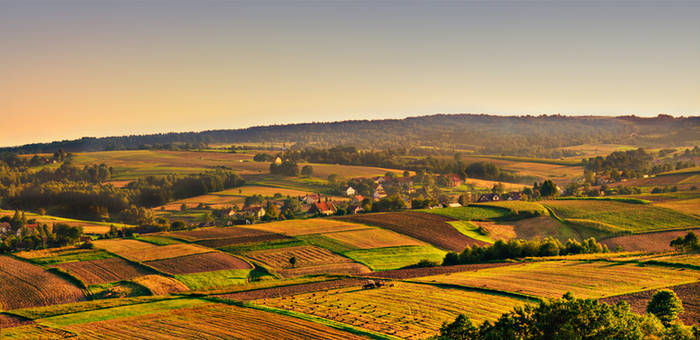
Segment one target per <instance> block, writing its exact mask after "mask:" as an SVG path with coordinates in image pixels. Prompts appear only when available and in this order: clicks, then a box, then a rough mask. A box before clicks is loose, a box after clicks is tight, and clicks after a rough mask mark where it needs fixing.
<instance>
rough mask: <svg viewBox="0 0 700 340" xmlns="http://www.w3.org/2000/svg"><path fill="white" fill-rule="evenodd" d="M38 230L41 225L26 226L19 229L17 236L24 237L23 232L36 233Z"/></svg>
mask: <svg viewBox="0 0 700 340" xmlns="http://www.w3.org/2000/svg"><path fill="white" fill-rule="evenodd" d="M37 228H39V224H37V223H34V224H25V225H24V227H23V228H19V229H17V233H16V234H15V236H17V237H21V236H22V230H29V231H32V232H33V231H35V230H36V229H37Z"/></svg>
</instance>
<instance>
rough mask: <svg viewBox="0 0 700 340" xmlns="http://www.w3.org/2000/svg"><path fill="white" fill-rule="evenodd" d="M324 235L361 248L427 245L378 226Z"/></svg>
mask: <svg viewBox="0 0 700 340" xmlns="http://www.w3.org/2000/svg"><path fill="white" fill-rule="evenodd" d="M323 236H325V237H328V238H331V239H333V240H336V241H338V242H341V243H344V244H347V245H349V246H351V247H354V248H359V249H372V248H384V247H400V246H425V245H427V244H426V243H425V242H421V241H418V240H416V239H413V238H410V237H408V236H405V235H401V234H398V233H395V232H393V231H389V230H385V229H377V228H372V229H362V230H351V231H342V232H337V233H328V234H324V235H323Z"/></svg>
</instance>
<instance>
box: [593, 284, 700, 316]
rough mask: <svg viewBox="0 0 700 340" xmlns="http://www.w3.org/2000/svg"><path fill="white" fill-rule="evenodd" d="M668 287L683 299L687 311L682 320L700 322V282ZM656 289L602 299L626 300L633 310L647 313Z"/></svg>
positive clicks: (607, 300) (607, 301)
mask: <svg viewBox="0 0 700 340" xmlns="http://www.w3.org/2000/svg"><path fill="white" fill-rule="evenodd" d="M667 288H668V289H671V290H673V291H674V292H675V293H676V295H678V297H679V298H680V299H681V301H683V309H685V311H684V312H683V313H682V314H680V318H681V320H683V322H684V323H685V324H686V325H697V324H700V283H698V282H696V283H690V284H685V285H678V286H672V287H667ZM656 291H657V290H656V289H652V290H647V291H643V292H637V293H632V294H625V295H618V296H612V297H607V298H604V299H601V301H603V302H606V303H609V304H615V303H617V302H619V301H626V302H627V303H629V304H630V307H632V310H633V311H635V312H637V313H641V314H644V313H646V308H647V305H648V304H649V301H651V298H652V296H654V294H655V293H656Z"/></svg>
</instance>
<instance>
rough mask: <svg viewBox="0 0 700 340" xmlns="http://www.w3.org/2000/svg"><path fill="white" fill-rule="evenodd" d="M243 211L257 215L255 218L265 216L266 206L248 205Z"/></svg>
mask: <svg viewBox="0 0 700 340" xmlns="http://www.w3.org/2000/svg"><path fill="white" fill-rule="evenodd" d="M243 213H245V214H251V215H253V216H255V218H262V217H263V216H265V208H263V207H260V206H252V207H247V208H245V209H243Z"/></svg>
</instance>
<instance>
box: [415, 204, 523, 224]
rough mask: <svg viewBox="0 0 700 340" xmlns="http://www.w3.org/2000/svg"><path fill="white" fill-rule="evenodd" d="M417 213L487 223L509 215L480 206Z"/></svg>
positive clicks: (500, 210) (499, 209)
mask: <svg viewBox="0 0 700 340" xmlns="http://www.w3.org/2000/svg"><path fill="white" fill-rule="evenodd" d="M419 211H422V212H426V213H429V214H436V215H440V216H445V217H448V218H451V219H455V220H462V221H487V220H491V219H498V218H503V217H505V216H507V215H508V214H509V211H508V210H507V209H503V208H494V207H487V206H481V205H480V206H475V205H470V206H466V207H458V208H437V209H423V210H419Z"/></svg>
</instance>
